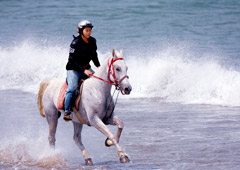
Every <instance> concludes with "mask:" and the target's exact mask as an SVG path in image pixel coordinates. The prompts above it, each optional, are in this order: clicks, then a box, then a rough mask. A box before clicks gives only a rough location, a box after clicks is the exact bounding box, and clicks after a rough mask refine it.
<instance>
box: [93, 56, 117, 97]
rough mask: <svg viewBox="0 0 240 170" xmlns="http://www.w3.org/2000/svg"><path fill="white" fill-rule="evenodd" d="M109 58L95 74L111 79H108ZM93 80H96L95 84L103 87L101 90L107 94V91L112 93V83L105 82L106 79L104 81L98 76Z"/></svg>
mask: <svg viewBox="0 0 240 170" xmlns="http://www.w3.org/2000/svg"><path fill="white" fill-rule="evenodd" d="M108 67H109V66H108V58H107V59H106V60H105V62H104V63H103V64H102V65H101V66H100V67H99V68H98V70H97V71H96V73H95V74H94V75H95V76H97V77H100V78H102V79H104V80H107V81H110V80H109V79H108ZM93 81H95V84H96V85H97V86H98V88H102V89H101V91H102V92H104V93H105V94H106V93H108V92H109V93H110V91H111V87H112V85H111V84H109V83H107V82H105V81H102V80H99V79H97V78H93Z"/></svg>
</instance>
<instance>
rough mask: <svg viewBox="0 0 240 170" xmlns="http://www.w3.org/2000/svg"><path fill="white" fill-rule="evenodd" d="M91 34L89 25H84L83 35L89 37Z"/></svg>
mask: <svg viewBox="0 0 240 170" xmlns="http://www.w3.org/2000/svg"><path fill="white" fill-rule="evenodd" d="M91 34H92V28H91V27H86V28H84V29H83V35H84V37H86V38H89V37H90V36H91Z"/></svg>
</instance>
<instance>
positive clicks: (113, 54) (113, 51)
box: [112, 49, 115, 57]
mask: <svg viewBox="0 0 240 170" xmlns="http://www.w3.org/2000/svg"><path fill="white" fill-rule="evenodd" d="M114 56H115V50H114V49H113V50H112V57H114Z"/></svg>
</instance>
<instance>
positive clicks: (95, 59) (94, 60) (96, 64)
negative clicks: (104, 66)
mask: <svg viewBox="0 0 240 170" xmlns="http://www.w3.org/2000/svg"><path fill="white" fill-rule="evenodd" d="M94 48H95V51H94V54H93V58H92V61H93V63H94V65H95V66H96V67H99V66H100V62H99V60H98V54H97V43H96V39H94Z"/></svg>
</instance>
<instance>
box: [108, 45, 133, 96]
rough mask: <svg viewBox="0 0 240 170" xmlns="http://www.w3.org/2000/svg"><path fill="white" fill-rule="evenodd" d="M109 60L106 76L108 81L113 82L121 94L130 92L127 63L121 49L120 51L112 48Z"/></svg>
mask: <svg viewBox="0 0 240 170" xmlns="http://www.w3.org/2000/svg"><path fill="white" fill-rule="evenodd" d="M110 59H111V61H110V63H109V71H108V78H109V80H110V81H112V82H115V84H116V86H117V88H120V90H121V92H122V94H123V95H125V94H130V92H131V90H132V86H131V84H130V83H129V80H128V79H129V77H128V76H127V69H128V67H127V65H126V63H125V61H124V60H123V51H122V50H120V52H118V51H115V50H113V51H112V57H111V58H110Z"/></svg>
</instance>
